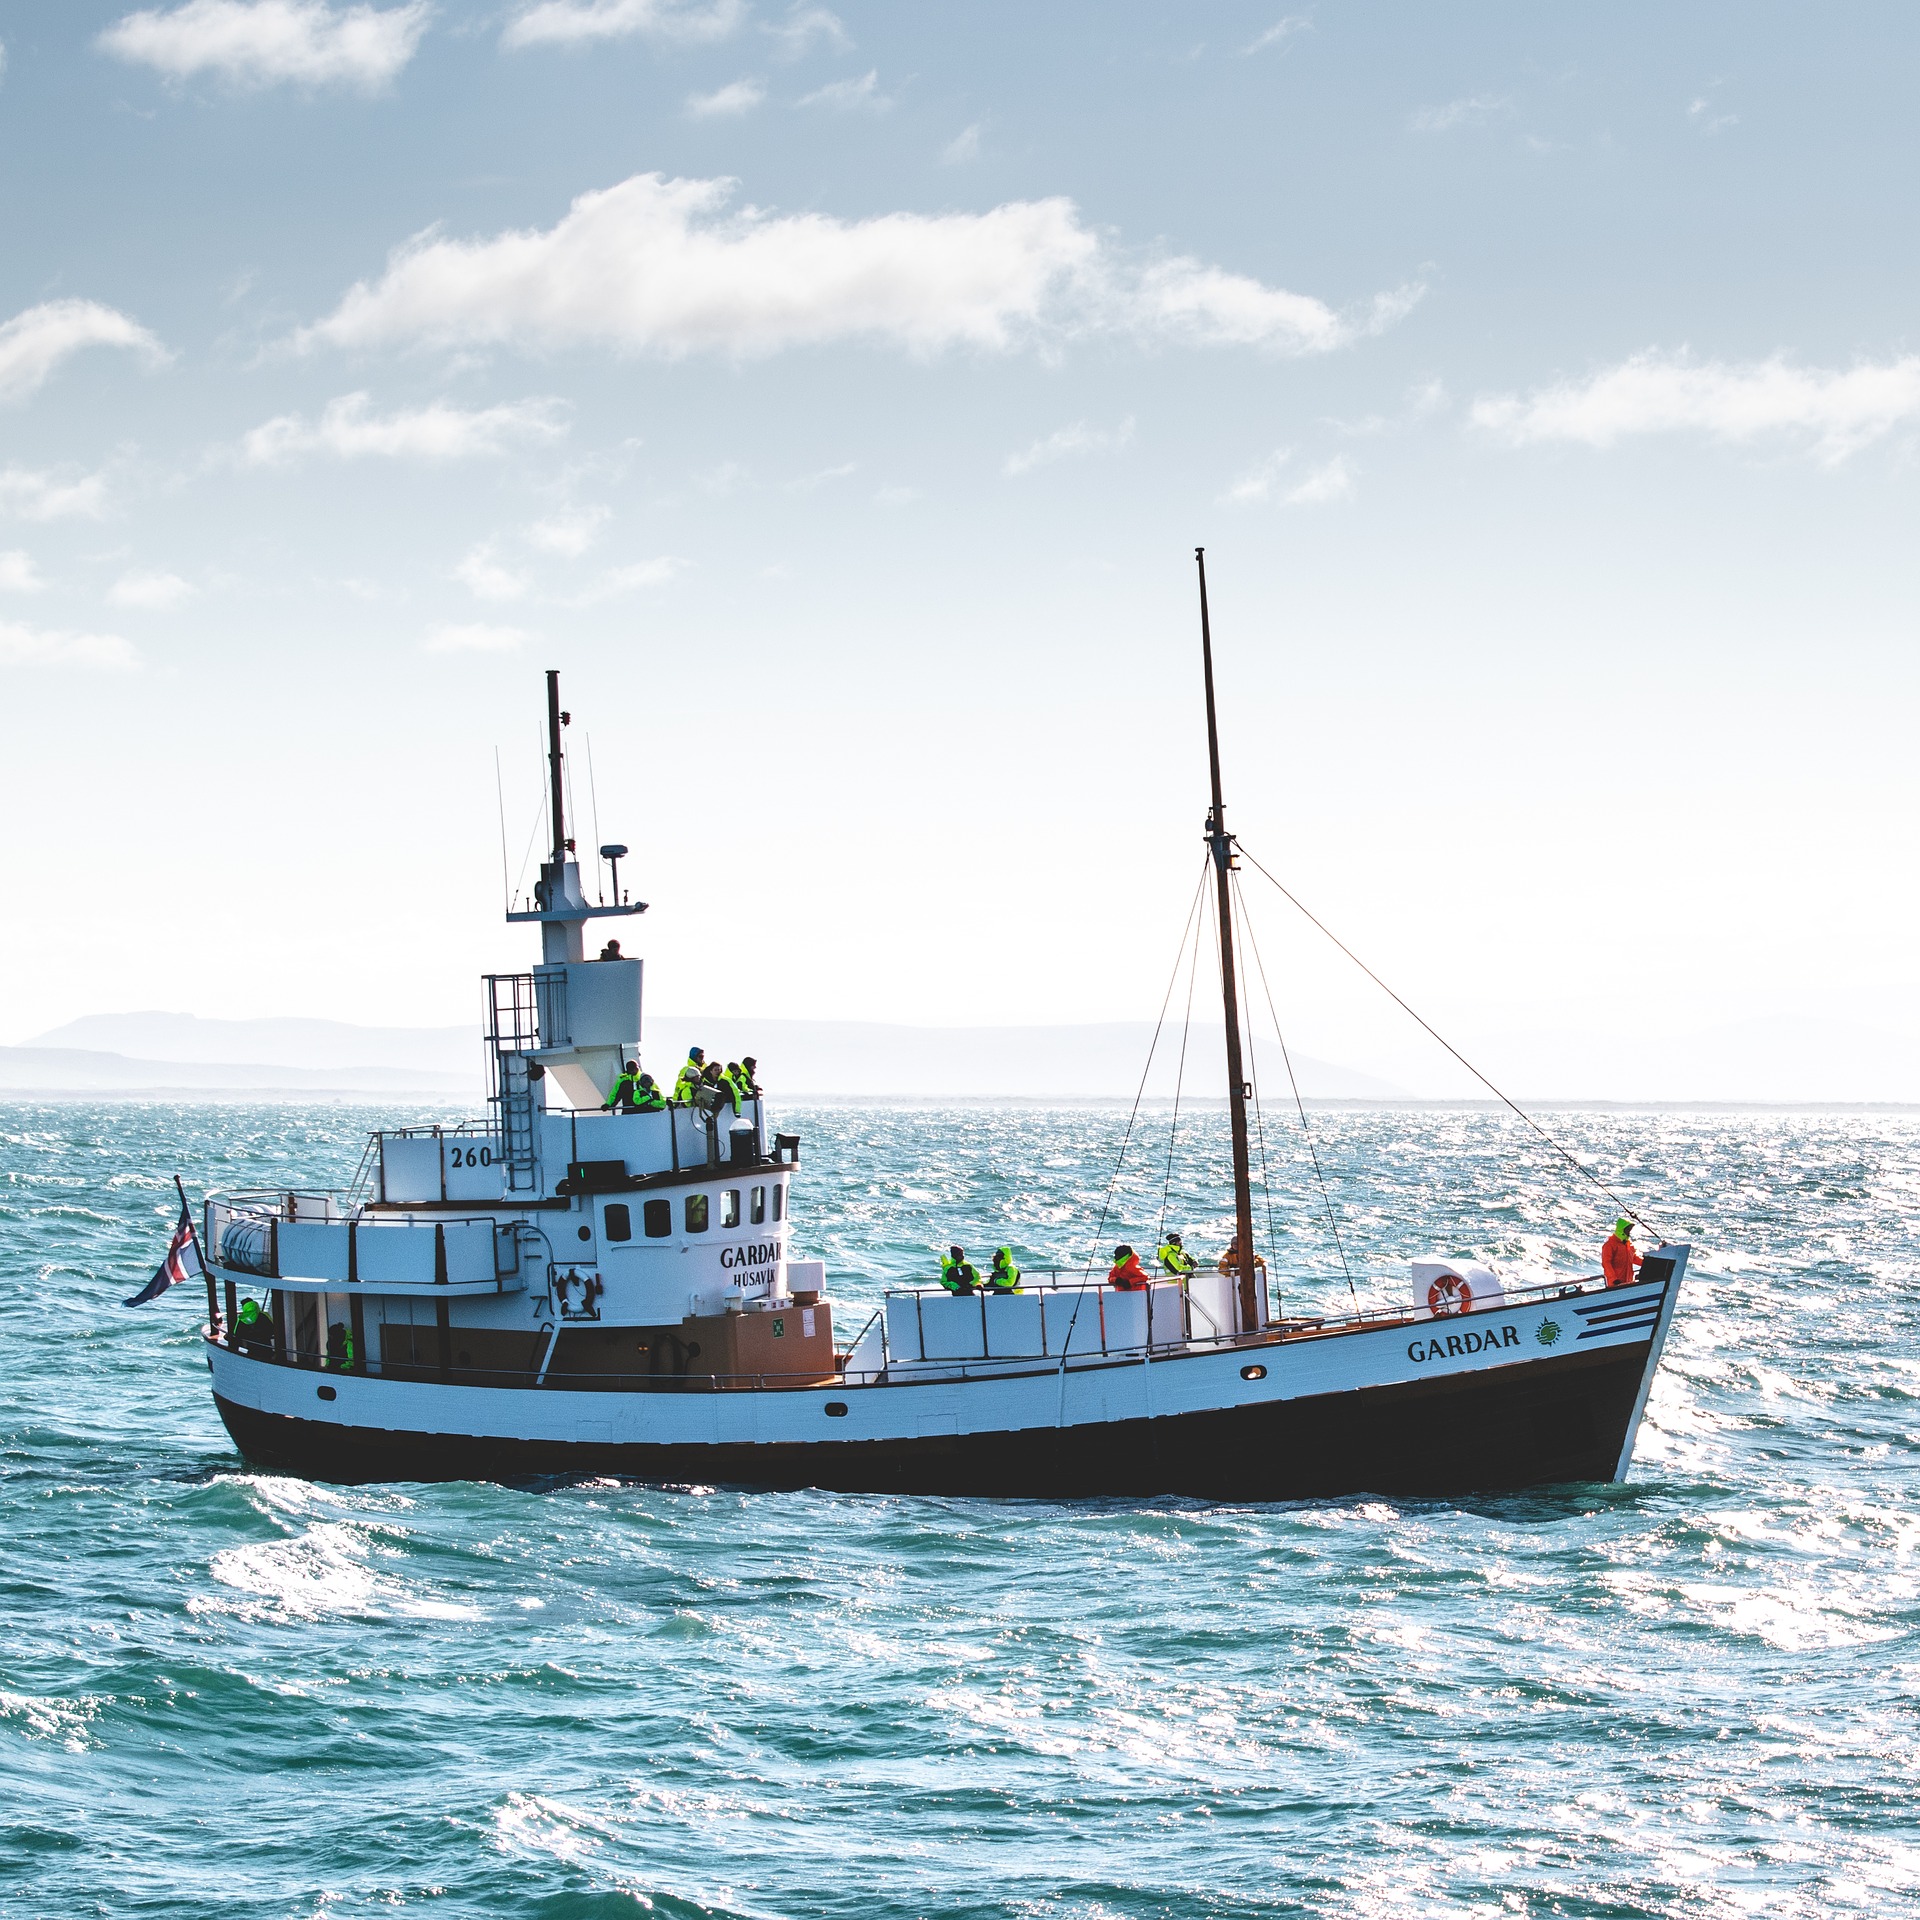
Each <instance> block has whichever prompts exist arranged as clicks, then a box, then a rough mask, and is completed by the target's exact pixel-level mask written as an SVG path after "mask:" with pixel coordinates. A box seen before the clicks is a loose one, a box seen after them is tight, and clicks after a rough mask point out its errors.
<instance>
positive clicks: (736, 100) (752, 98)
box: [687, 80, 767, 120]
mask: <svg viewBox="0 0 1920 1920" xmlns="http://www.w3.org/2000/svg"><path fill="white" fill-rule="evenodd" d="M766 97H767V90H766V88H765V87H764V86H762V85H761V83H760V82H759V81H758V80H733V81H729V82H728V84H727V85H726V86H724V87H716V88H715V89H714V90H713V92H712V93H690V94H688V95H687V111H688V112H689V113H690V114H692V116H693V117H694V118H695V119H696V120H725V119H730V118H737V117H738V116H739V115H741V114H743V113H751V112H752V111H753V110H754V108H755V107H757V106H758V105H759V104H760V103H761V101H763V100H764V99H765V98H766Z"/></svg>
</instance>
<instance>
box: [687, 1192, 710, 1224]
mask: <svg viewBox="0 0 1920 1920" xmlns="http://www.w3.org/2000/svg"><path fill="white" fill-rule="evenodd" d="M712 1215H713V1209H712V1207H711V1206H710V1205H709V1204H708V1196H707V1195H706V1194H704V1193H690V1194H688V1195H687V1204H686V1206H685V1207H684V1208H682V1209H681V1218H682V1220H684V1221H685V1223H686V1229H687V1231H688V1232H689V1233H705V1232H706V1231H707V1229H708V1227H709V1226H711V1224H712Z"/></svg>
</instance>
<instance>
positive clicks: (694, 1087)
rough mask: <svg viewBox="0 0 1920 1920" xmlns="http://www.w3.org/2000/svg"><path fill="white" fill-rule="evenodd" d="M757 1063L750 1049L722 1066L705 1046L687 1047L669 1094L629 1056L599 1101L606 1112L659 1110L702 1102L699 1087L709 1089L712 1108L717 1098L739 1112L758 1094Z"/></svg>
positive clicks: (650, 1111)
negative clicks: (609, 1089) (684, 1057)
mask: <svg viewBox="0 0 1920 1920" xmlns="http://www.w3.org/2000/svg"><path fill="white" fill-rule="evenodd" d="M759 1065H760V1063H759V1062H758V1061H757V1060H756V1059H755V1058H754V1057H753V1055H752V1054H750V1053H749V1054H745V1055H743V1056H742V1057H741V1058H740V1059H738V1060H729V1061H728V1062H727V1064H726V1065H725V1066H724V1067H723V1066H722V1065H721V1064H720V1063H719V1061H717V1060H709V1059H708V1058H707V1050H706V1049H705V1048H704V1047H689V1048H688V1049H687V1063H686V1065H685V1066H683V1067H682V1068H681V1069H680V1074H679V1077H678V1078H677V1079H676V1080H675V1081H674V1083H673V1092H672V1094H671V1095H668V1094H664V1093H662V1092H661V1091H660V1085H659V1082H658V1081H656V1080H655V1079H654V1077H653V1075H652V1074H650V1073H642V1072H641V1071H640V1062H639V1061H638V1060H629V1061H627V1062H626V1064H625V1070H624V1071H623V1072H622V1073H621V1075H620V1077H619V1079H617V1080H616V1081H615V1082H614V1083H613V1087H612V1089H611V1091H610V1092H609V1093H608V1094H607V1097H606V1099H605V1100H604V1101H602V1102H601V1105H602V1107H603V1108H604V1109H605V1110H606V1111H607V1112H609V1113H659V1112H660V1111H661V1110H662V1109H663V1108H665V1107H667V1106H669V1105H672V1106H681V1107H691V1106H695V1105H697V1104H701V1092H702V1089H709V1090H710V1091H711V1095H712V1101H711V1105H712V1107H713V1109H714V1110H716V1111H717V1109H718V1106H719V1103H720V1102H722V1101H731V1102H732V1103H733V1110H734V1112H735V1113H738V1112H739V1111H740V1108H741V1104H742V1103H743V1102H744V1101H748V1100H753V1099H757V1098H758V1097H759V1093H760V1082H759V1079H758V1077H757V1075H758V1070H759Z"/></svg>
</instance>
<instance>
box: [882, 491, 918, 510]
mask: <svg viewBox="0 0 1920 1920" xmlns="http://www.w3.org/2000/svg"><path fill="white" fill-rule="evenodd" d="M919 498H920V489H919V488H918V487H895V486H887V487H881V488H880V489H879V490H878V491H877V492H876V493H875V494H874V496H873V504H874V505H875V506H876V507H910V506H912V505H913V503H914V502H915V501H916V500H918V499H919Z"/></svg>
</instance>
